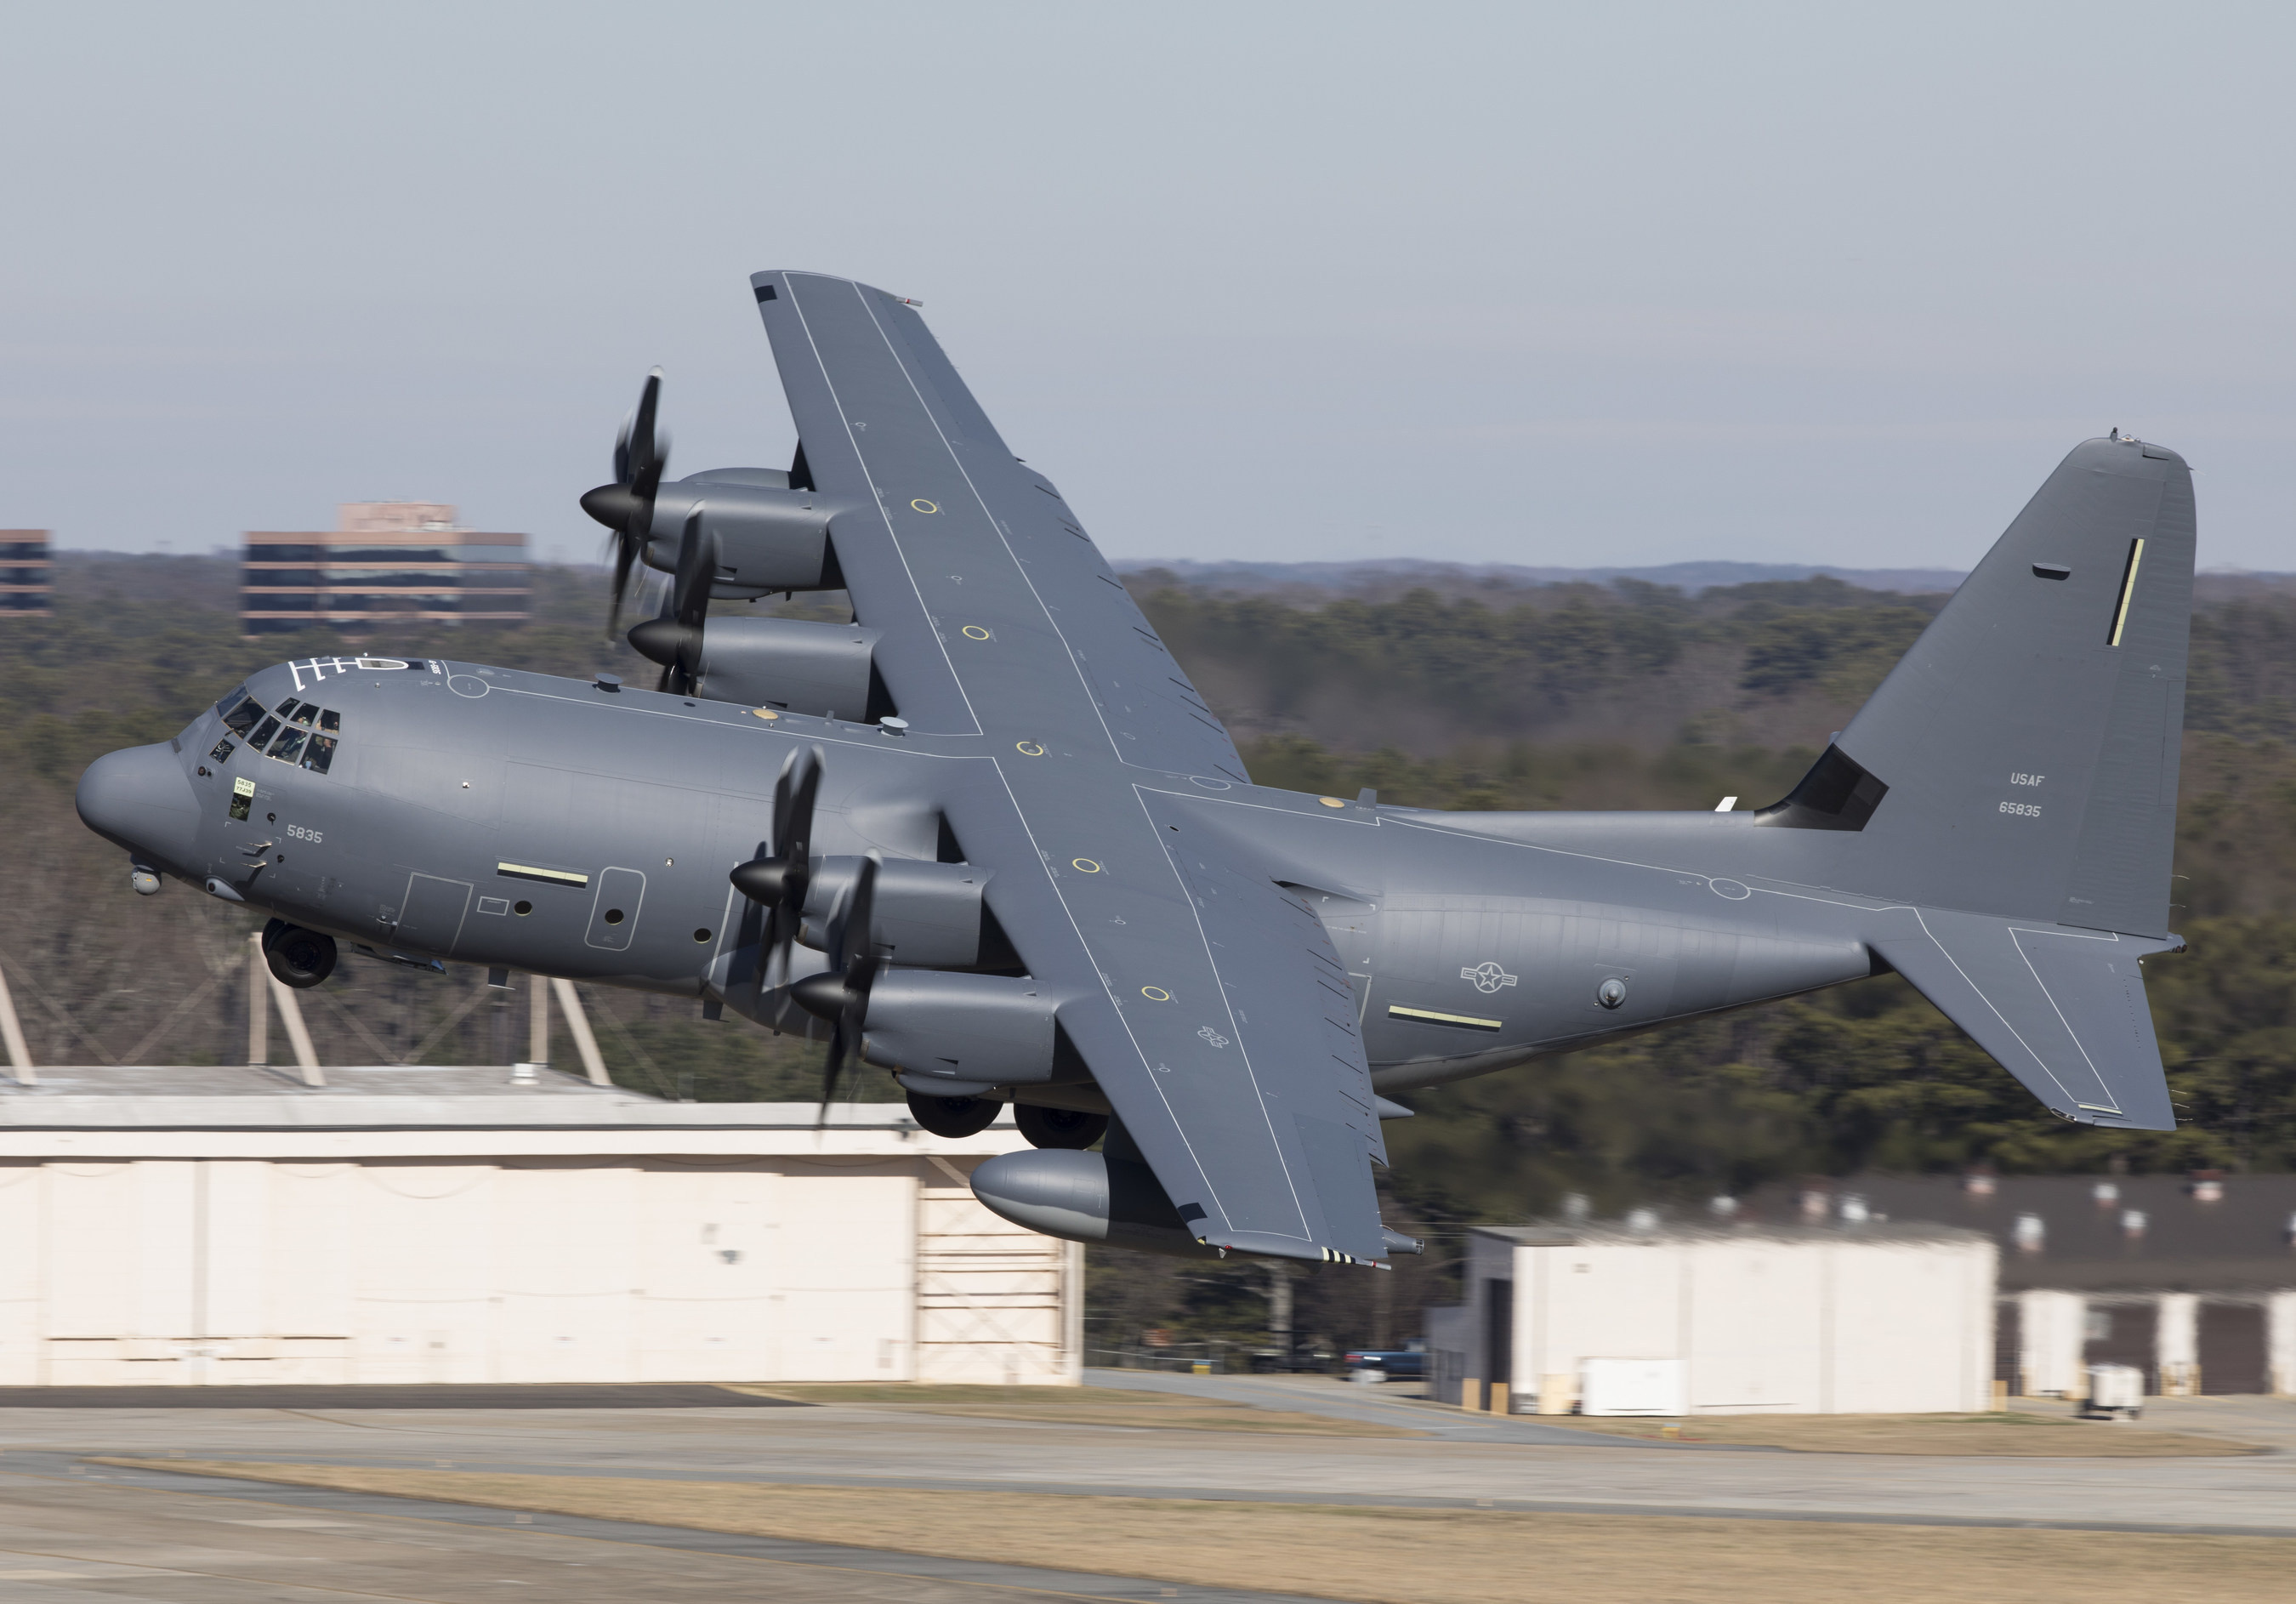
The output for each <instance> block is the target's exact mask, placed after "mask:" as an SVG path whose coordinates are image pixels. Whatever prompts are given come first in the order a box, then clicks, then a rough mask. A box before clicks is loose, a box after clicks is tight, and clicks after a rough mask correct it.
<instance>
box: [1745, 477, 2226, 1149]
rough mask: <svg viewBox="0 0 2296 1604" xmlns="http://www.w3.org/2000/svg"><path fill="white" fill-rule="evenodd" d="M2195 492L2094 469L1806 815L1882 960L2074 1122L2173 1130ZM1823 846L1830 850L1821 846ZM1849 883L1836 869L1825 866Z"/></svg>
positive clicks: (1987, 589)
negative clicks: (2153, 956)
mask: <svg viewBox="0 0 2296 1604" xmlns="http://www.w3.org/2000/svg"><path fill="white" fill-rule="evenodd" d="M2193 545H2194V517H2193V478H2192V471H2191V470H2190V469H2189V468H2187V467H2186V466H2185V460H2184V458H2183V457H2179V456H2177V454H2176V453H2175V452H2174V451H2170V450H2169V449H2168V448H2165V447H2161V446H2153V445H2146V444H2144V443H2142V442H2140V441H2137V440H2122V439H2120V438H2119V437H2118V436H2117V435H2116V436H2115V437H2114V438H2112V439H2109V440H2087V441H2085V442H2083V443H2082V444H2081V445H2079V446H2077V447H2075V448H2073V450H2072V452H2071V455H2069V456H2068V457H2066V458H2065V459H2064V461H2063V462H2062V463H2061V464H2059V465H2058V467H2057V470H2056V472H2055V473H2052V474H2051V475H2050V476H2049V478H2048V481H2047V482H2046V483H2045V484H2043V485H2042V487H2041V489H2040V490H2039V492H2038V494H2036V495H2035V496H2034V498H2033V499H2032V500H2031V501H2030V502H2029V503H2027V504H2026V506H2025V510H2024V511H2023V512H2021V513H2020V514H2018V515H2017V518H2016V521H2015V522H2013V523H2011V524H2010V526H2009V528H2008V531H2007V532H2006V533H2005V534H2004V535H2003V536H2002V537H2001V539H1999V540H1997V542H1995V544H1994V547H1993V549H1992V550H1991V551H1990V552H1989V553H1987V554H1986V556H1985V560H1984V561H1983V562H1981V563H1979V564H1978V565H1977V568H1976V570H1975V572H1972V573H1971V574H1970V576H1969V578H1968V579H1967V580H1964V582H1963V584H1962V587H1961V588H1960V589H1959V590H1958V591H1956V592H1955V594H1954V596H1953V599H1952V600H1951V601H1950V602H1948V603H1947V604H1946V606H1945V609H1944V611H1943V612H1941V613H1939V614H1938V616H1937V618H1936V619H1935V620H1934V621H1931V624H1930V627H1929V628H1928V629H1925V630H1924V631H1923V633H1922V637H1921V638H1920V639H1919V640H1917V641H1915V643H1914V646H1913V649H1912V650H1911V651H1909V652H1907V654H1906V655H1905V657H1904V659H1903V660H1902V661H1901V662H1898V666H1897V667H1896V668H1895V669H1894V670H1891V671H1890V677H1889V678H1888V679H1885V680H1883V681H1882V687H1881V688H1880V689H1879V690H1877V691H1875V692H1874V695H1873V698H1872V699H1871V700H1870V701H1868V702H1867V703H1866V705H1865V707H1864V708H1862V709H1861V710H1859V712H1858V714H1857V718H1855V719H1854V720H1851V721H1850V724H1849V728H1848V729H1846V730H1844V731H1843V732H1842V733H1841V736H1838V737H1837V738H1836V739H1835V742H1834V744H1833V745H1832V746H1830V747H1828V748H1827V749H1826V752H1825V755H1824V756H1823V757H1821V758H1820V759H1819V760H1818V761H1817V763H1816V766H1815V767H1813V768H1812V769H1810V771H1809V773H1808V775H1806V776H1804V777H1803V778H1802V781H1801V783H1800V785H1798V786H1795V787H1794V789H1793V791H1792V794H1789V795H1788V796H1787V797H1786V799H1785V800H1784V802H1779V803H1777V804H1776V805H1775V806H1774V807H1770V808H1766V809H1763V810H1761V813H1760V816H1759V822H1760V823H1761V824H1764V825H1768V826H1774V827H1783V828H1788V829H1806V830H1813V831H1825V832H1854V833H1855V834H1854V835H1841V834H1831V835H1813V836H1811V837H1809V838H1808V840H1809V842H1810V843H1811V845H1812V846H1813V847H1814V848H1817V849H1818V850H1817V851H1816V852H1814V853H1813V854H1811V855H1810V856H1811V859H1812V861H1811V863H1810V865H1809V868H1810V870H1811V872H1812V875H1813V877H1816V878H1820V879H1822V880H1823V882H1824V883H1825V884H1829V885H1833V886H1835V887H1838V888H1839V889H1841V890H1843V891H1855V892H1866V893H1867V894H1869V895H1872V896H1875V897H1879V898H1883V899H1887V900H1888V901H1891V902H1893V903H1897V904H1898V906H1897V907H1895V908H1892V909H1888V910H1887V911H1884V912H1882V913H1878V914H1876V915H1875V916H1874V927H1873V928H1872V929H1871V930H1869V931H1868V932H1867V943H1868V945H1869V947H1870V948H1871V949H1872V950H1873V951H1874V952H1875V953H1876V954H1878V955H1879V956H1880V957H1881V958H1882V959H1883V960H1884V961H1885V962H1887V963H1888V964H1890V966H1891V967H1893V968H1895V969H1897V970H1898V972H1899V973H1900V974H1902V975H1905V977H1906V978H1907V980H1908V981H1910V982H1911V983H1913V984H1914V986H1915V988H1916V989H1917V990H1919V991H1921V992H1922V994H1923V996H1925V997H1927V998H1928V999H1930V1001H1931V1002H1932V1003H1934V1004H1936V1005H1937V1007H1938V1008H1939V1011H1940V1012H1942V1013H1943V1014H1945V1015H1946V1016H1947V1017H1948V1018H1950V1019H1951V1020H1952V1021H1953V1022H1954V1023H1955V1024H1958V1025H1959V1026H1961V1028H1962V1029H1963V1030H1964V1031H1966V1032H1968V1033H1969V1034H1970V1035H1971V1037H1972V1038H1973V1039H1974V1040H1975V1041H1977V1043H1978V1045H1979V1046H1980V1047H1982V1048H1984V1049H1986V1050H1987V1051H1988V1052H1989V1053H1990V1054H1991V1055H1992V1056H1993V1057H1995V1058H1996V1059H1997V1060H1998V1061H1999V1062H2000V1064H2001V1065H2002V1066H2003V1067H2004V1068H2005V1069H2007V1070H2008V1071H2009V1072H2010V1073H2012V1074H2013V1075H2015V1076H2016V1077H2017V1078H2018V1079H2019V1080H2020V1081H2021V1082H2024V1084H2025V1085H2026V1087H2027V1088H2028V1089H2029V1090H2031V1091H2032V1092H2033V1093H2034V1094H2035V1095H2036V1096H2037V1097H2038V1098H2041V1100H2042V1101H2043V1102H2044V1103H2046V1104H2047V1105H2048V1106H2049V1107H2050V1108H2051V1109H2052V1110H2053V1111H2054V1112H2055V1113H2057V1114H2058V1115H2062V1116H2063V1117H2064V1118H2067V1119H2071V1120H2079V1121H2082V1122H2084V1123H2094V1124H2102V1125H2113V1126H2120V1127H2124V1128H2136V1129H2144V1130H2169V1129H2173V1128H2174V1127H2175V1124H2176V1117H2175V1115H2174V1112H2173V1110H2172V1109H2171V1107H2170V1105H2169V1091H2168V1085H2167V1081H2166V1078H2165V1076H2164V1075H2163V1074H2162V1073H2161V1056H2160V1049H2159V1046H2158V1044H2157V1043H2156V1042H2155V1041H2154V1039H2153V1024H2152V1019H2151V1017H2150V1016H2149V1014H2148V1012H2147V1010H2146V1008H2145V1003H2144V975H2143V971H2142V969H2141V968H2140V967H2139V964H2140V961H2141V960H2142V959H2143V958H2144V957H2145V956H2146V955H2148V954H2150V953H2153V952H2159V951H2162V950H2169V949H2171V948H2175V947H2178V946H2181V945H2182V943H2181V942H2178V941H2177V940H2176V938H2174V937H2172V936H2169V934H2168V924H2169V866H2170V859H2171V853H2172V851H2173V849H2174V845H2175V834H2176V822H2177V748H2178V744H2179V741H2180V738H2181V736H2182V735H2183V731H2184V714H2185V656H2186V642H2187V636H2188V632H2189V626H2190V622H2191V617H2192V603H2193ZM1821 843H1823V844H1822V845H1821ZM1819 860H1823V867H1822V868H1821V867H1820V862H1819Z"/></svg>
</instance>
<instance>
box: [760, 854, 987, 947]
mask: <svg viewBox="0 0 2296 1604" xmlns="http://www.w3.org/2000/svg"><path fill="white" fill-rule="evenodd" d="M860 872H861V860H860V859H858V858H824V859H821V860H819V861H818V862H816V864H815V866H814V870H813V878H812V880H811V882H810V883H809V884H808V886H807V888H806V895H805V918H804V922H803V923H802V924H801V925H799V929H798V936H797V939H798V940H799V941H800V942H804V943H805V944H806V945H807V946H808V947H811V948H813V949H814V950H816V951H824V952H825V951H827V950H829V918H830V915H831V914H832V912H834V911H835V909H836V907H837V903H838V901H839V899H840V898H841V897H842V896H844V894H845V893H846V892H847V891H848V890H849V888H850V887H851V886H852V884H853V882H854V879H855V878H856V877H857V876H858V875H859V874H860ZM988 880H989V871H988V870H987V869H983V868H974V867H973V866H972V864H970V863H931V862H928V861H926V860H922V859H919V858H887V859H885V860H882V861H881V862H880V863H879V864H878V866H877V885H876V891H875V893H874V896H873V900H872V902H871V910H870V917H869V940H870V942H872V944H873V948H874V950H876V951H878V952H880V953H881V954H882V955H883V956H884V957H885V958H888V959H890V961H891V962H893V963H896V964H898V965H900V966H901V967H903V968H916V969H1013V968H1018V967H1020V963H1021V960H1020V958H1019V956H1018V955H1017V954H1015V953H1014V952H1013V948H1012V944H1011V943H1010V942H1007V941H1006V940H1005V932H1004V929H1003V927H1002V926H1001V925H998V924H997V923H996V915H994V914H992V913H990V912H989V911H988V902H987V901H986V900H985V898H984V895H983V893H984V892H986V891H987V890H988Z"/></svg>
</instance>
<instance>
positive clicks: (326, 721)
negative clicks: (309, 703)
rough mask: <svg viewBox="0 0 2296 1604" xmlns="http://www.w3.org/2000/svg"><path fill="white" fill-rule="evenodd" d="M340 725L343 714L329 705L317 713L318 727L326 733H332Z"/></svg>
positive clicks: (341, 725)
mask: <svg viewBox="0 0 2296 1604" xmlns="http://www.w3.org/2000/svg"><path fill="white" fill-rule="evenodd" d="M342 727H343V716H342V714H340V713H339V712H336V711H335V710H334V709H333V708H332V707H331V708H329V709H327V710H326V711H325V712H323V713H321V714H320V715H319V728H321V729H324V730H325V731H326V732H327V733H328V734H330V735H332V734H334V733H335V732H336V731H338V730H340V728H342Z"/></svg>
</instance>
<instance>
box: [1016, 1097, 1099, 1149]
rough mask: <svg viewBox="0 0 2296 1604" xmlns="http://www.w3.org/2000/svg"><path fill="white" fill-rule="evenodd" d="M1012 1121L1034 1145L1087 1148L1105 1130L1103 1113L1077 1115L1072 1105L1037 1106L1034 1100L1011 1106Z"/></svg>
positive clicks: (1030, 1143)
mask: <svg viewBox="0 0 2296 1604" xmlns="http://www.w3.org/2000/svg"><path fill="white" fill-rule="evenodd" d="M1013 1123H1014V1124H1015V1125H1018V1126H1019V1127H1020V1128H1021V1135H1023V1136H1025V1137H1027V1138H1028V1139H1029V1146H1031V1147H1075V1148H1081V1147H1091V1146H1092V1145H1093V1143H1095V1142H1096V1141H1098V1140H1099V1139H1101V1137H1102V1135H1103V1133H1105V1132H1106V1131H1107V1130H1108V1116H1107V1115H1104V1114H1080V1113H1078V1111H1077V1110H1075V1109H1073V1108H1040V1107H1038V1106H1037V1105H1036V1104H1034V1103H1015V1104H1013Z"/></svg>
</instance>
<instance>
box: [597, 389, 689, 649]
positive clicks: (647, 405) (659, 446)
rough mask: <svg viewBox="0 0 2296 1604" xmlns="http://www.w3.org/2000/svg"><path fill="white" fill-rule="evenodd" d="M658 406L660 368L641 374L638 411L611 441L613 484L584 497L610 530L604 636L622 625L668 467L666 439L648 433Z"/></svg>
mask: <svg viewBox="0 0 2296 1604" xmlns="http://www.w3.org/2000/svg"><path fill="white" fill-rule="evenodd" d="M660 401H661V369H660V368H659V367H657V368H655V369H654V370H653V371H652V373H650V374H647V375H646V382H645V388H644V390H643V391H639V392H638V409H637V411H636V412H635V414H633V415H632V416H631V418H630V421H629V422H628V423H627V424H623V425H622V432H621V437H620V438H619V440H616V441H615V442H614V482H613V483H611V484H602V485H600V486H599V487H598V488H597V489H594V490H590V491H587V492H586V493H585V494H584V495H583V498H582V510H583V511H584V512H586V513H587V514H590V516H592V517H593V518H595V519H596V520H597V521H598V522H601V523H603V524H604V525H605V526H606V527H607V528H608V529H610V530H611V531H614V601H613V609H612V612H611V613H610V614H609V615H608V617H607V620H606V633H607V635H608V637H612V636H613V635H615V634H616V633H618V632H619V630H620V629H621V623H622V596H623V594H624V592H626V591H627V589H628V588H629V582H630V570H631V568H632V567H633V566H634V565H635V563H636V562H637V559H638V555H639V554H640V553H641V552H643V551H644V550H645V544H646V542H647V540H649V539H652V535H653V502H654V497H655V496H656V495H657V494H659V493H660V489H661V475H662V471H663V470H664V469H666V468H668V466H669V440H668V436H660V437H657V435H656V434H655V432H654V413H655V410H656V408H657V407H659V406H660Z"/></svg>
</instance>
